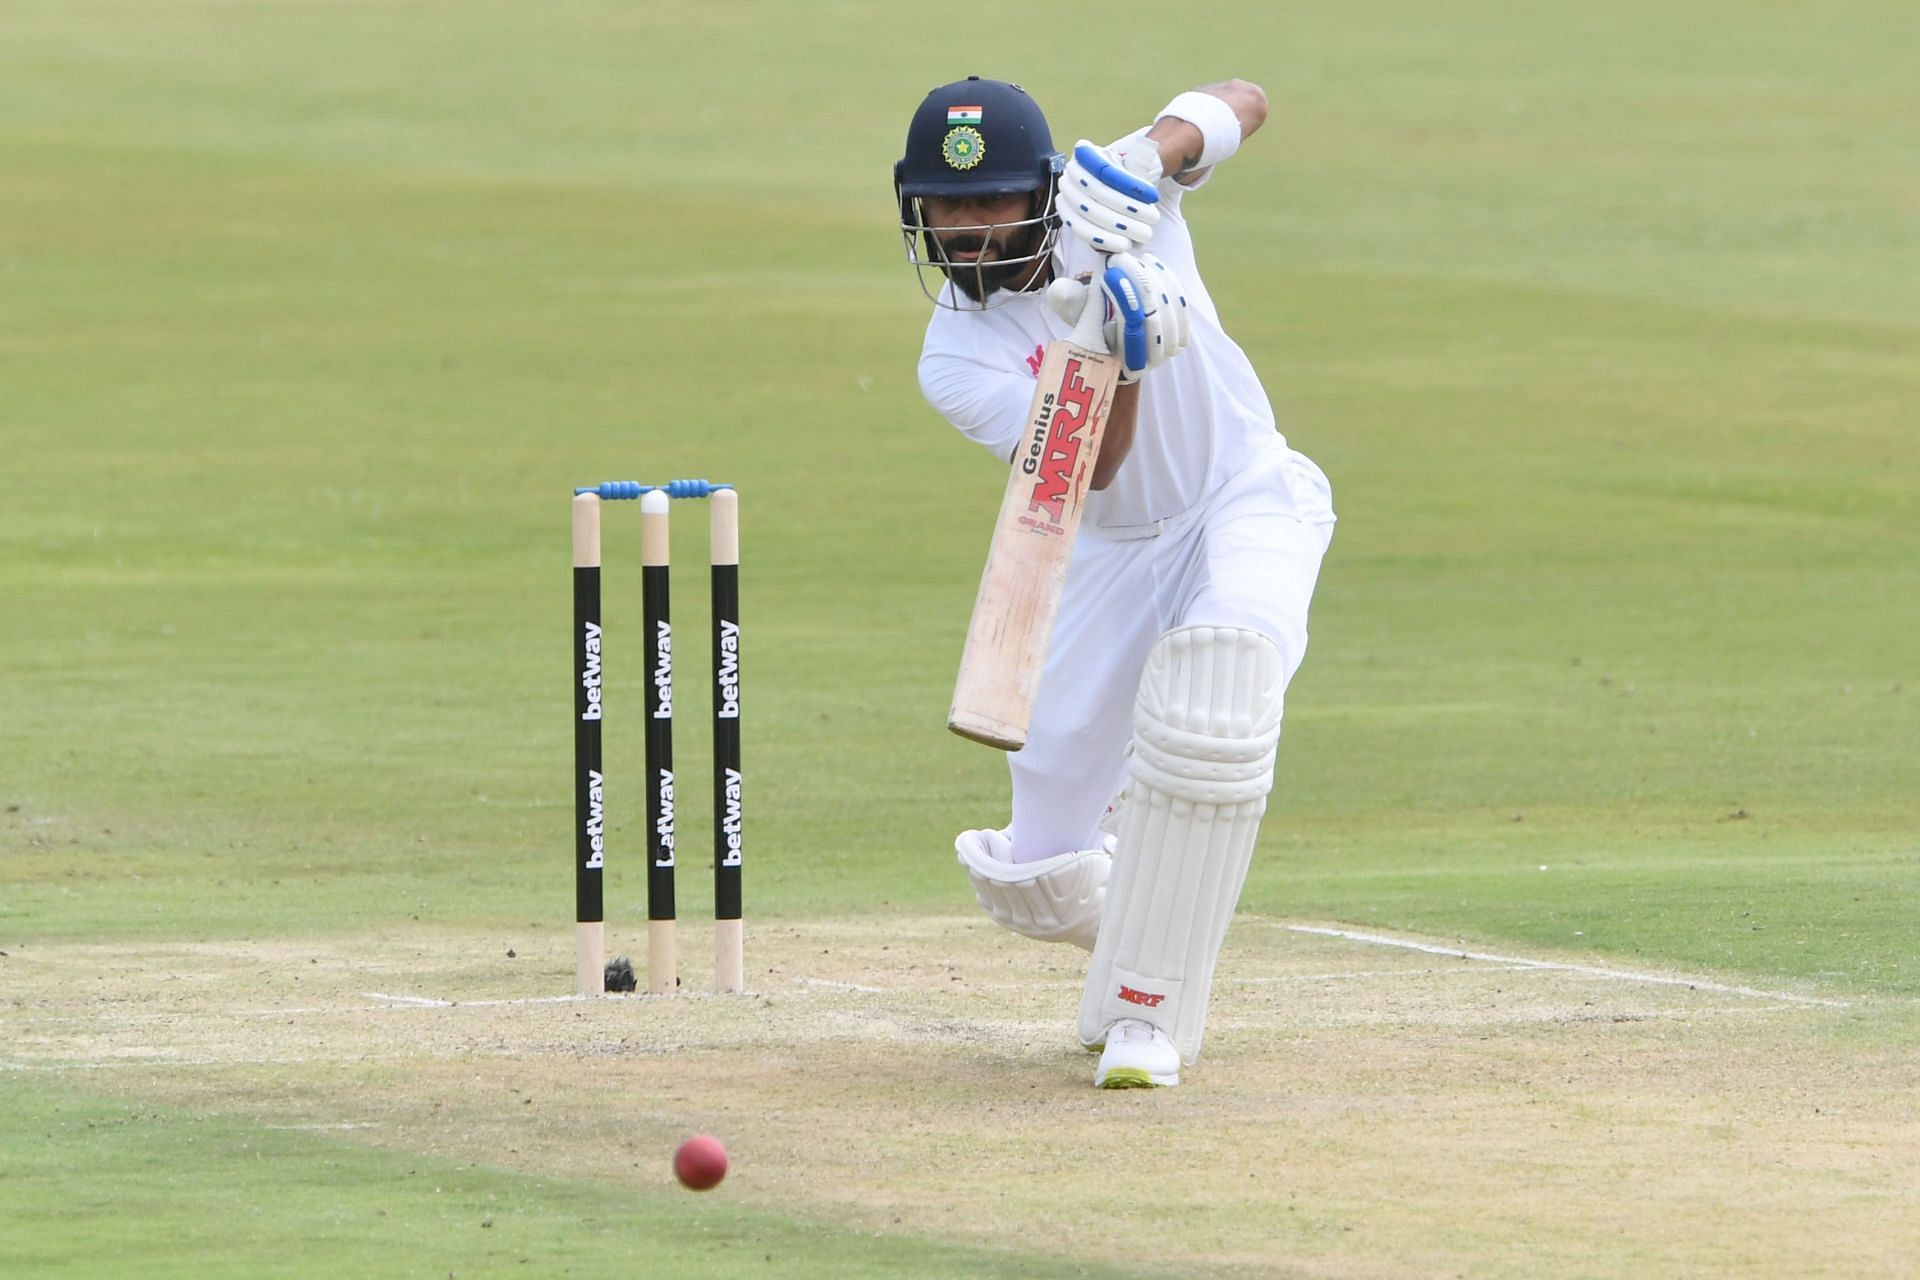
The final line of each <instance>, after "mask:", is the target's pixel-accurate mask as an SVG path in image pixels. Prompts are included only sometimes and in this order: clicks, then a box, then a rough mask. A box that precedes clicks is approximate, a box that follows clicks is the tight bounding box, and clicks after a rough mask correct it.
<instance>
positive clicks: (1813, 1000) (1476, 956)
mask: <svg viewBox="0 0 1920 1280" xmlns="http://www.w3.org/2000/svg"><path fill="white" fill-rule="evenodd" d="M1279 927H1280V928H1282V929H1285V930H1287V931H1288V932H1289V933H1312V934H1318V935H1319V936H1321V937H1323V938H1344V939H1346V940H1347V941H1349V942H1365V943H1370V944H1372V945H1374V946H1379V947H1399V948H1402V949H1403V950H1407V951H1421V952H1425V953H1426V954H1428V955H1434V956H1452V957H1455V958H1457V959H1461V960H1482V961H1486V962H1488V963H1491V964H1501V965H1509V966H1511V967H1513V968H1516V969H1550V970H1553V971H1555V972H1557V973H1579V974H1584V975H1586V976H1587V977H1590V978H1609V979H1613V980H1616V981H1620V982H1646V983H1652V984H1654V985H1657V986H1665V987H1686V988H1688V989H1689V990H1694V991H1718V992H1720V993H1722V994H1723V995H1735V996H1747V997H1749V998H1750V999H1755V1000H1780V1001H1784V1002H1785V1003H1787V1004H1812V1005H1824V1006H1825V1007H1827V1008H1830V1009H1849V1008H1852V1007H1853V1006H1852V1005H1851V1004H1850V1003H1849V1002H1848V1001H1845V1000H1827V999H1823V998H1821V997H1819V996H1797V995H1793V994H1791V993H1790V992H1785V991H1761V990H1760V989H1758V988H1757V987H1734V986H1728V985H1726V984H1725V983H1721V982H1708V981H1706V980H1705V979H1704V978H1684V977H1681V978H1676V977H1670V976H1668V975H1666V974H1658V973H1635V972H1633V971H1632V970H1630V969H1603V968H1600V967H1599V966H1597V965H1587V964H1563V963H1561V962H1559V961H1555V960H1529V959H1527V958H1526V957H1525V956H1501V955H1493V954H1490V953H1488V952H1485V951H1463V950H1461V949H1460V948H1459V947H1441V946H1436V945H1434V944H1433V943H1429V942H1414V941H1412V940H1410V939H1407V938H1389V937H1386V936H1385V935H1383V934H1378V933H1360V932H1358V931H1356V930H1352V929H1326V928H1321V927H1319V926H1317V925H1310V924H1283V925H1280V926H1279Z"/></svg>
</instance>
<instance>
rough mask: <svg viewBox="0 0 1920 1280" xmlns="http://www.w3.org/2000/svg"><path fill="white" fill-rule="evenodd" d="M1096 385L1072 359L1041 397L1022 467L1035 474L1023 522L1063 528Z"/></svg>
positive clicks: (1046, 530)
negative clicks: (1052, 388)
mask: <svg viewBox="0 0 1920 1280" xmlns="http://www.w3.org/2000/svg"><path fill="white" fill-rule="evenodd" d="M1093 398H1094V391H1093V388H1092V387H1090V386H1088V385H1087V382H1086V379H1085V378H1083V377H1081V376H1080V361H1079V360H1078V359H1074V358H1069V359H1068V361H1067V366H1066V369H1065V370H1064V371H1063V372H1062V374H1061V377H1060V387H1059V389H1058V390H1057V391H1049V392H1047V393H1046V394H1045V395H1043V396H1042V397H1041V398H1040V408H1039V412H1038V413H1036V414H1034V422H1033V429H1032V436H1031V439H1030V442H1029V443H1028V445H1027V454H1026V457H1024V458H1022V459H1021V460H1020V470H1022V471H1023V472H1025V473H1026V474H1027V475H1030V476H1032V477H1033V490H1032V492H1031V493H1029V494H1028V496H1027V514H1026V515H1024V516H1022V517H1021V519H1020V523H1021V524H1022V525H1024V526H1026V527H1027V528H1030V529H1034V530H1036V531H1039V532H1043V533H1054V534H1060V533H1065V532H1066V529H1065V528H1063V527H1062V526H1061V524H1060V522H1061V521H1062V520H1063V519H1065V518H1066V501H1067V493H1068V491H1069V490H1070V489H1071V488H1072V485H1073V474H1074V469H1075V467H1076V466H1077V465H1078V464H1079V461H1080V446H1081V444H1082V443H1083V441H1084V439H1085V433H1086V428H1087V425H1088V423H1089V422H1091V421H1092V418H1093Z"/></svg>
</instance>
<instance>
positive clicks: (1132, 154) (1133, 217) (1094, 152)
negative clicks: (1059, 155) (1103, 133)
mask: <svg viewBox="0 0 1920 1280" xmlns="http://www.w3.org/2000/svg"><path fill="white" fill-rule="evenodd" d="M1132 137H1133V135H1129V137H1128V138H1124V139H1122V140H1121V141H1122V142H1127V141H1129V140H1130V139H1131V138H1132ZM1118 145H1119V144H1118V143H1116V144H1115V146H1118ZM1159 180H1160V152H1159V150H1158V149H1157V148H1155V147H1154V146H1153V145H1152V144H1150V143H1145V142H1142V143H1141V144H1139V145H1136V146H1134V147H1132V148H1131V149H1130V150H1127V151H1125V152H1121V151H1116V150H1115V149H1114V148H1112V147H1097V146H1095V145H1094V144H1093V143H1091V142H1087V141H1084V140H1083V141H1081V142H1080V143H1079V144H1078V145H1077V146H1075V147H1074V149H1073V158H1072V159H1070V160H1068V161H1067V165H1066V168H1065V169H1064V170H1063V171H1062V172H1061V174H1060V181H1059V183H1058V184H1057V187H1056V195H1055V198H1054V210H1055V211H1056V212H1057V213H1058V214H1059V216H1060V225H1061V226H1062V227H1064V228H1066V229H1067V230H1068V231H1070V232H1072V233H1073V234H1074V235H1076V236H1079V237H1080V238H1081V239H1082V240H1085V241H1086V242H1087V243H1088V244H1090V245H1092V246H1093V247H1094V248H1096V249H1098V250H1100V251H1101V252H1102V253H1125V252H1127V251H1129V250H1137V249H1143V248H1145V247H1146V245H1147V242H1148V241H1149V240H1151V239H1153V231H1154V228H1155V227H1157V226H1159V225H1160V188H1159Z"/></svg>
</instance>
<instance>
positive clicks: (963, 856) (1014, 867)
mask: <svg viewBox="0 0 1920 1280" xmlns="http://www.w3.org/2000/svg"><path fill="white" fill-rule="evenodd" d="M953 850H954V852H955V853H957V854H959V855H960V865H961V866H963V867H965V868H966V869H967V876H968V878H969V879H970V880H972V881H973V896H974V898H975V899H977V900H978V901H979V903H980V907H981V909H982V910H984V911H985V912H986V913H987V915H989V916H990V917H992V919H993V922H994V923H995V924H997V925H1000V926H1001V927H1002V928H1006V929H1011V930H1013V931H1014V932H1015V933H1019V934H1024V935H1025V936H1027V937H1029V938H1038V939H1039V940H1040V941H1042V942H1071V943H1072V944H1073V945H1074V946H1076V947H1079V948H1081V949H1082V950H1086V951H1091V950H1093V940H1094V937H1095V935H1096V934H1098V933H1099V931H1100V900H1101V897H1102V896H1103V895H1104V893H1105V891H1106V887H1107V868H1108V866H1109V865H1110V864H1111V861H1112V859H1111V858H1110V857H1109V856H1108V852H1107V850H1105V849H1082V850H1079V851H1077V852H1074V853H1062V854H1056V855H1055V856H1053V857H1051V858H1043V859H1041V860H1040V861H1038V862H1013V861H1011V860H1010V859H1011V858H1012V857H1013V844H1012V841H1010V840H1009V839H1008V838H1007V833H1006V832H1004V831H962V832H961V833H960V835H959V837H958V838H957V839H956V840H954V842H953Z"/></svg>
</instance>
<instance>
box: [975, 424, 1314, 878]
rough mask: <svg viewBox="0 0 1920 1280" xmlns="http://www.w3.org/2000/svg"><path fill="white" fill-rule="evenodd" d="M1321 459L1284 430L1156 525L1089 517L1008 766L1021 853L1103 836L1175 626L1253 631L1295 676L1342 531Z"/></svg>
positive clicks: (1047, 853) (1077, 845)
mask: <svg viewBox="0 0 1920 1280" xmlns="http://www.w3.org/2000/svg"><path fill="white" fill-rule="evenodd" d="M1333 522H1334V517H1333V497H1332V492H1331V489H1330V487H1329V486H1328V484H1327V478H1326V475H1325V474H1324V473H1322V472H1321V470H1320V468H1319V467H1317V466H1315V465H1314V464H1313V462H1312V461H1311V460H1310V459H1308V458H1307V457H1305V456H1304V455H1302V454H1299V453H1296V452H1294V451H1292V450H1291V449H1288V448H1286V447H1285V446H1284V445H1283V444H1282V443H1281V442H1280V440H1279V438H1278V437H1275V440H1274V447H1273V448H1272V449H1271V450H1269V451H1268V452H1267V455H1266V456H1265V457H1263V458H1262V459H1261V461H1260V462H1259V463H1257V464H1256V465H1255V466H1253V467H1250V468H1248V469H1247V470H1245V471H1243V472H1241V473H1240V474H1239V475H1237V476H1235V477H1234V478H1233V479H1232V480H1230V481H1229V482H1228V483H1227V484H1226V485H1224V486H1222V487H1221V489H1220V490H1219V491H1218V492H1217V493H1215V494H1214V495H1213V497H1212V498H1210V499H1209V500H1208V501H1207V502H1205V503H1203V504H1201V505H1200V506H1199V507H1197V508H1195V509H1194V510H1192V511H1189V512H1187V513H1186V514H1185V515H1182V516H1180V517H1177V518H1176V519H1174V520H1171V521H1168V522H1166V524H1165V525H1164V526H1163V528H1162V529H1161V530H1160V531H1159V532H1158V533H1155V534H1153V535H1151V536H1147V537H1141V538H1134V539H1124V540H1123V539H1113V538H1108V537H1105V536H1103V535H1101V534H1099V533H1095V532H1092V531H1089V530H1087V529H1085V528H1084V527H1083V528H1082V531H1081V534H1080V538H1079V541H1078V543H1077V544H1076V545H1075V547H1074V555H1073V563H1072V565H1071V567H1070V568H1069V569H1068V572H1067V585H1066V591H1065V594H1064V595H1063V597H1062V598H1061V602H1060V613H1059V617H1058V619H1057V621H1056V622H1055V623H1054V631H1053V644H1052V648H1050V649H1049V650H1048V652H1047V665H1046V669H1045V670H1044V671H1043V672H1042V673H1041V677H1040V692H1039V697H1038V699H1037V700H1036V701H1035V703H1034V711H1033V723H1032V726H1031V728H1030V729H1029V731H1028V736H1027V745H1026V746H1025V747H1024V748H1022V749H1021V750H1019V751H1017V752H1014V753H1013V754H1012V755H1010V756H1008V757H1007V760H1008V766H1009V768H1010V769H1011V770H1012V773H1013V831H1012V836H1013V859H1014V861H1016V862H1033V861H1036V860H1038V859H1040V858H1050V857H1053V856H1054V855H1055V854H1060V853H1066V852H1068V851H1069V850H1074V849H1091V848H1097V847H1098V846H1099V824H1100V818H1101V816H1102V815H1103V814H1104V813H1105V812H1106V808H1107V805H1108V804H1109V803H1110V802H1111V801H1112V800H1113V797H1114V795H1115V794H1116V793H1117V792H1118V791H1119V790H1120V786H1121V784H1122V782H1123V781H1124V780H1125V777H1126V747H1127V743H1128V741H1129V740H1130V739H1131V738H1132V736H1133V700H1134V694H1135V693H1136V692H1137V690H1138V688H1139V684H1140V671H1141V668H1142V667H1143V666H1144V665H1145V663H1146V660H1147V651H1148V650H1149V649H1151V648H1152V647H1153V643H1154V641H1155V640H1158V639H1159V638H1160V637H1161V636H1162V635H1163V634H1165V633H1166V632H1167V631H1169V630H1171V629H1173V628H1174V627H1179V626H1190V625H1201V624H1214V625H1220V626H1232V627H1245V628H1248V629H1249V630H1253V631H1258V632H1260V633H1261V634H1262V635H1264V636H1266V637H1267V638H1268V639H1270V640H1272V641H1273V642H1274V644H1275V645H1277V646H1278V647H1279V649H1280V656H1281V660H1282V662H1283V663H1284V664H1285V670H1284V677H1285V679H1286V680H1292V678H1293V674H1294V672H1296V671H1298V670H1299V669H1300V662H1301V660H1302V659H1303V658H1304V657H1305V656H1306V652H1307V606H1308V604H1309V603H1310V602H1311V601H1312V599H1313V585H1314V582H1315V580H1316V579H1317V578H1318V577H1319V575H1320V561H1321V559H1322V558H1323V557H1324V556H1325V555H1326V551H1327V544H1328V542H1329V541H1330V540H1331V539H1332V537H1333Z"/></svg>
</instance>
